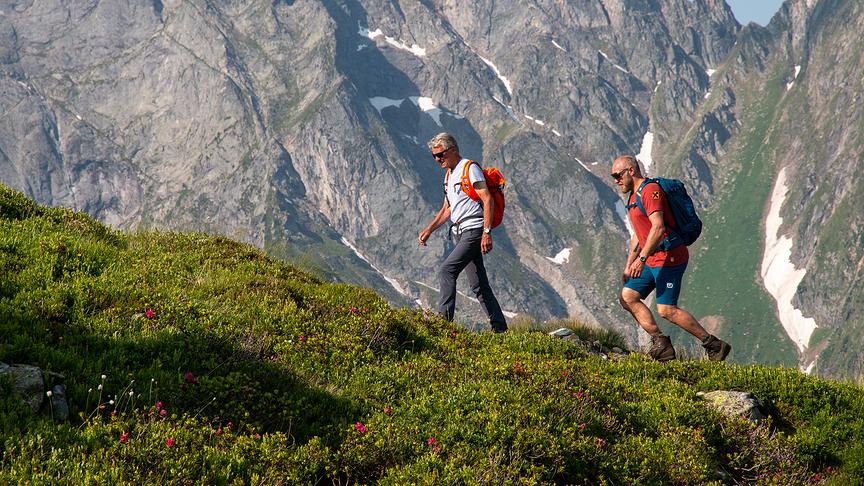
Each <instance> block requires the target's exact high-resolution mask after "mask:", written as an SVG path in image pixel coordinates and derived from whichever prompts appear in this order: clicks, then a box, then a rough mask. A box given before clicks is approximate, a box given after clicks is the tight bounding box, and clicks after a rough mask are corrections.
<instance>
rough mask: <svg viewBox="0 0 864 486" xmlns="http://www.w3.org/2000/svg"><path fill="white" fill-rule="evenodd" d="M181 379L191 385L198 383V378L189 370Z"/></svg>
mask: <svg viewBox="0 0 864 486" xmlns="http://www.w3.org/2000/svg"><path fill="white" fill-rule="evenodd" d="M183 379H185V380H186V383H191V384H193V385H197V384H198V380H197V379H196V378H195V375H194V374H193V373H192V372H191V371H187V372H186V375H184V376H183Z"/></svg>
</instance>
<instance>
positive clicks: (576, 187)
mask: <svg viewBox="0 0 864 486" xmlns="http://www.w3.org/2000/svg"><path fill="white" fill-rule="evenodd" d="M0 12H2V13H0V114H2V115H0V180H2V181H3V182H5V183H7V184H9V185H10V186H12V187H14V188H16V189H19V190H22V191H24V192H25V193H26V194H28V195H29V196H31V197H34V198H35V199H36V200H37V201H39V202H40V203H45V204H51V205H62V206H68V207H71V208H74V209H79V210H85V211H87V212H88V213H90V214H92V215H94V216H96V217H98V218H99V219H101V220H103V221H105V222H107V223H109V224H111V225H113V226H114V227H115V228H118V229H133V230H134V229H139V228H156V229H163V230H201V231H208V232H218V233H223V234H226V235H228V236H232V237H235V238H239V239H242V240H244V241H247V242H250V243H252V244H254V245H257V246H259V247H263V248H265V249H267V250H268V251H269V252H271V253H272V254H274V255H277V256H280V257H284V258H289V259H291V260H292V261H293V262H295V263H297V264H299V265H301V266H305V267H308V268H313V269H315V270H317V271H318V272H320V273H322V274H323V275H325V276H329V277H330V278H333V279H337V280H344V281H348V282H352V283H359V284H363V285H367V286H371V287H374V288H376V289H377V290H379V291H380V292H382V293H383V294H384V295H386V296H387V297H388V298H389V299H390V300H391V301H393V302H394V303H396V304H399V305H416V304H417V303H420V304H422V305H424V306H430V305H432V306H434V301H435V299H436V297H437V292H436V289H437V287H438V284H437V277H436V268H437V264H438V262H440V260H441V258H442V257H443V255H444V254H445V253H446V252H447V251H448V250H449V246H448V245H450V244H451V243H450V242H449V241H448V240H447V238H446V235H445V231H444V230H443V229H442V230H439V232H438V233H436V234H435V235H433V238H432V239H431V240H430V244H429V246H428V247H425V248H420V247H418V246H417V243H416V235H417V233H418V232H419V231H420V230H421V229H422V228H423V226H425V225H426V224H427V223H428V222H429V221H430V220H431V218H432V216H433V215H434V214H435V212H436V211H437V210H438V209H439V208H440V206H441V203H442V201H443V192H442V187H441V184H442V182H443V173H442V171H441V169H440V168H438V167H437V165H436V164H434V162H433V160H432V158H431V156H430V154H429V151H428V149H427V147H426V144H425V142H426V141H427V140H428V139H430V138H431V137H432V136H433V135H434V134H436V133H438V132H441V131H448V132H451V133H453V134H454V135H455V136H456V137H457V139H458V140H459V144H460V149H461V153H462V154H463V155H464V156H466V157H469V158H474V159H476V160H479V161H481V162H482V163H483V164H485V165H494V166H497V167H498V168H499V169H501V170H502V172H503V173H504V174H505V176H506V177H507V179H508V187H507V190H506V195H507V201H508V208H507V212H506V215H505V223H504V225H503V226H502V227H501V229H500V230H496V231H495V235H494V237H495V244H496V248H495V251H493V253H492V254H491V255H490V256H489V257H488V258H487V267H488V269H489V272H490V277H491V279H492V281H493V287H494V289H495V291H496V294H497V295H498V298H499V300H500V301H501V303H502V306H503V307H504V309H505V310H506V311H508V312H511V313H513V314H526V315H530V316H532V317H534V318H538V319H548V318H553V317H565V316H571V317H574V318H577V319H579V320H581V321H584V322H588V323H592V324H596V325H601V326H605V327H609V328H613V329H616V330H618V331H620V332H622V333H624V334H625V335H626V336H627V337H628V339H630V340H631V342H633V343H634V344H635V343H637V342H638V340H639V339H640V334H642V333H640V332H637V329H636V326H635V323H633V322H632V319H631V318H630V317H629V316H628V315H624V313H623V312H622V311H621V310H620V309H619V306H618V303H617V292H618V288H619V285H620V271H621V267H622V264H623V258H624V254H625V252H626V245H627V240H628V238H629V233H628V229H627V226H626V224H625V221H624V219H623V216H624V211H623V205H622V204H621V195H619V194H617V193H616V191H615V189H614V187H613V186H612V184H611V180H610V178H609V176H608V172H609V166H610V164H611V160H612V159H613V158H614V157H615V156H616V155H618V154H622V153H632V154H635V153H638V154H639V157H640V159H641V160H642V161H643V163H644V164H645V165H646V168H647V170H648V172H649V173H650V174H652V175H661V174H662V175H671V176H675V177H680V178H682V179H684V180H685V181H687V183H688V186H689V187H690V188H691V192H692V193H693V194H694V196H695V198H696V200H697V204H698V205H699V206H700V208H701V209H702V211H703V214H704V215H705V220H706V232H705V236H704V237H703V238H702V239H701V240H700V242H699V243H698V244H697V245H696V246H694V247H693V248H692V250H691V252H692V253H693V263H692V264H691V265H692V268H691V270H689V271H688V274H689V276H688V280H687V285H688V286H687V288H686V289H685V294H684V297H683V300H682V306H684V307H686V308H691V309H692V310H694V311H696V314H697V317H700V318H702V319H703V321H704V322H705V323H706V325H709V326H711V327H712V329H715V330H716V331H717V332H718V333H720V334H721V335H723V336H729V339H730V341H731V342H732V343H733V345H734V346H735V351H734V352H733V356H734V358H735V359H736V360H737V361H739V362H752V361H761V362H777V363H782V364H785V365H790V366H795V365H800V366H802V367H810V369H811V370H813V371H815V372H819V373H825V374H830V375H833V376H846V375H852V374H854V373H860V361H856V360H859V359H860V358H859V357H858V356H859V354H858V353H856V352H855V349H854V346H851V344H853V343H855V342H856V341H855V340H856V339H857V338H858V337H859V336H860V335H861V333H862V330H864V318H862V315H861V308H862V306H861V301H862V297H864V292H862V284H861V279H860V278H859V274H860V271H861V268H862V264H864V263H862V262H864V260H862V250H861V247H862V245H861V238H862V232H864V230H862V221H861V219H862V216H861V215H862V214H864V213H862V212H861V211H860V210H858V209H857V205H856V204H855V203H854V199H853V195H852V194H853V193H852V188H853V187H854V182H855V181H856V180H857V178H858V177H859V176H858V174H857V171H856V168H857V167H858V166H860V163H861V158H860V155H858V154H859V153H860V150H856V149H857V148H858V147H860V145H861V137H862V124H861V118H860V117H861V113H860V111H861V110H860V108H858V106H857V105H858V103H856V101H857V97H858V96H859V95H858V93H860V92H861V84H862V72H861V69H862V68H861V66H862V63H861V62H860V61H861V59H860V57H861V52H862V51H864V50H862V48H861V47H862V46H861V41H860V40H859V37H860V36H858V34H857V32H856V28H855V27H856V26H857V25H859V24H860V23H861V20H862V15H861V7H860V6H859V5H858V4H857V3H856V2H854V1H851V0H847V1H841V0H820V1H813V0H789V1H788V2H787V4H786V5H785V6H784V7H783V9H782V10H781V12H780V13H779V14H778V15H777V16H776V17H775V19H774V20H773V21H772V23H771V24H770V25H769V26H768V28H761V27H758V26H755V25H750V26H746V27H743V28H742V27H741V26H740V25H739V24H738V23H737V22H736V21H735V19H734V17H733V16H732V14H731V11H730V10H729V8H728V6H727V5H726V4H725V2H723V1H722V0H661V1H645V0H574V1H570V2H559V1H529V2H492V1H486V0H478V1H475V2H453V1H449V0H445V1H438V0H434V1H431V0H420V1H359V0H342V1H327V2H315V1H294V0H273V1H259V0H246V1H207V0H186V1H176V0H174V1H160V0H154V1H152V2H140V1H134V0H133V1H131V2H125V1H119V0H101V1H96V0H92V1H78V2H74V3H72V4H69V3H64V2H51V1H43V2H32V1H26V0H22V1H15V0H12V1H10V0H6V1H3V2H0ZM838 12H842V15H841V14H838ZM835 17H837V19H840V20H839V21H836V20H837V19H835ZM778 181H779V182H782V184H779V185H778ZM784 181H785V182H784ZM777 187H781V189H777ZM782 188H785V189H782ZM775 194H777V195H778V196H777V197H773V196H774V195H775ZM772 209H773V212H772ZM769 223H770V224H769ZM850 227H851V228H852V231H850V230H849V228H850ZM766 228H767V229H768V231H767V232H766ZM772 229H773V230H774V231H773V234H771V233H772V231H771V230H772ZM856 243H857V244H856ZM787 247H788V249H787ZM784 252H786V253H788V256H787V255H786V253H784ZM778 255H779V256H778ZM775 257H776V258H775ZM781 257H782V258H781ZM765 262H767V263H765ZM771 262H776V263H775V264H774V265H773V266H772V265H771ZM784 263H788V265H785V266H784ZM790 265H791V267H790ZM763 267H765V268H766V270H764V271H763ZM790 268H791V270H790ZM802 271H803V273H802ZM798 275H801V276H802V278H801V279H799V281H798V282H797V283H796V284H795V285H792V284H790V282H794V281H795V280H796V279H797V276H798ZM790 289H791V290H790ZM461 290H462V291H463V292H464V293H465V294H466V298H465V299H464V301H460V302H459V308H458V309H457V316H458V318H460V319H463V320H464V321H465V322H479V321H480V320H481V316H480V311H479V307H478V306H477V305H476V303H474V302H473V301H471V300H470V299H469V298H467V293H468V290H467V286H466V287H465V288H463V289H461ZM796 311H797V312H798V314H796ZM799 314H800V316H799ZM790 316H791V317H790ZM784 319H785V320H784ZM796 319H797V320H796ZM807 319H813V320H814V322H815V325H813V326H811V324H810V321H808V320H807ZM814 326H815V327H814ZM481 327H483V328H485V326H481ZM811 328H812V329H811ZM790 329H791V330H790ZM808 329H809V331H808ZM686 341H688V340H686V339H683V337H682V339H681V342H682V346H683V345H684V342H686ZM857 342H860V339H859V340H858V341H857ZM802 343H803V344H802ZM817 357H818V359H817ZM814 363H815V366H814ZM856 366H857V367H858V368H856Z"/></svg>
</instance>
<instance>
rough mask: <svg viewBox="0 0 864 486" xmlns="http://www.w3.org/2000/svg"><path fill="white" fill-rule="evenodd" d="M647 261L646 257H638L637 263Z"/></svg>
mask: <svg viewBox="0 0 864 486" xmlns="http://www.w3.org/2000/svg"><path fill="white" fill-rule="evenodd" d="M647 259H648V257H644V256H642V255H639V261H640V262H642V263H645V260H647Z"/></svg>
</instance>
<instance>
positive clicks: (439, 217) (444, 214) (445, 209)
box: [417, 197, 450, 246]
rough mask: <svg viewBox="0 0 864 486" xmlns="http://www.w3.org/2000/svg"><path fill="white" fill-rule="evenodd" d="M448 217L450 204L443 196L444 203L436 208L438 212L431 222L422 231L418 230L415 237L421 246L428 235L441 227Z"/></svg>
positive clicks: (424, 244) (424, 243)
mask: <svg viewBox="0 0 864 486" xmlns="http://www.w3.org/2000/svg"><path fill="white" fill-rule="evenodd" d="M449 218H450V204H448V203H447V198H446V197H445V198H444V204H443V205H442V206H441V209H440V210H438V214H436V215H435V217H434V218H433V219H432V222H431V223H429V225H427V226H426V227H425V228H423V231H421V232H420V235H419V236H418V237H417V240H418V241H419V242H420V245H421V246H426V240H428V239H429V236H431V235H432V233H433V232H434V231H435V230H437V229H438V228H439V227H441V225H442V224H444V223H445V222H447V220H448V219H449Z"/></svg>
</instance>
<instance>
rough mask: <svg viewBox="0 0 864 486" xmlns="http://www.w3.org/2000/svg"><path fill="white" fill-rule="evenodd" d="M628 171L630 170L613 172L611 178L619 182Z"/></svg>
mask: <svg viewBox="0 0 864 486" xmlns="http://www.w3.org/2000/svg"><path fill="white" fill-rule="evenodd" d="M628 170H630V167H627V168H625V169H621V170H619V171H618V172H613V173H612V178H613V179H615V180H616V181H620V180H621V178H622V177H624V173H625V172H627V171H628Z"/></svg>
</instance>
